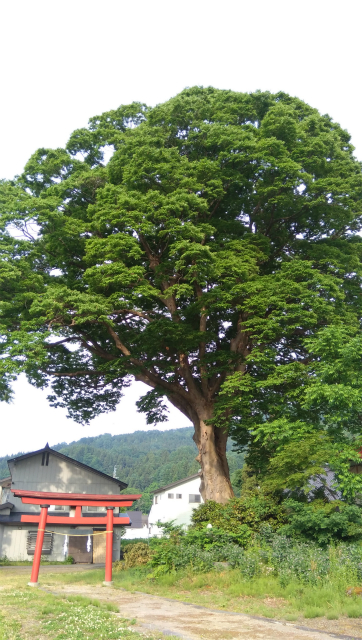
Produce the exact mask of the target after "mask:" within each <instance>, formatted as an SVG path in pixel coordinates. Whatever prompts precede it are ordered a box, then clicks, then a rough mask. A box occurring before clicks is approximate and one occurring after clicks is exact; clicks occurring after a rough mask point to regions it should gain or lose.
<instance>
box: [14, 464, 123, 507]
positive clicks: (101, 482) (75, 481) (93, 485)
mask: <svg viewBox="0 0 362 640" xmlns="http://www.w3.org/2000/svg"><path fill="white" fill-rule="evenodd" d="M42 455H43V454H42V453H39V454H38V455H36V456H32V457H31V458H26V459H25V460H19V462H16V461H10V462H9V467H10V471H11V475H12V489H27V490H28V491H56V492H58V493H98V494H107V495H110V494H116V493H117V494H118V493H119V486H118V485H117V484H116V483H115V482H112V480H111V479H109V480H107V478H102V476H100V475H98V474H97V473H92V471H88V470H87V469H82V468H81V467H78V466H76V465H75V464H74V463H73V462H72V461H71V460H69V462H68V460H62V459H61V458H58V457H57V456H55V455H53V454H52V453H51V452H49V464H48V466H45V465H43V466H42V464H41V462H42ZM11 502H12V503H13V504H14V509H13V513H14V512H15V511H39V507H37V506H36V505H24V504H22V502H21V499H20V498H14V496H11Z"/></svg>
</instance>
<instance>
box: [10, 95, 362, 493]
mask: <svg viewBox="0 0 362 640" xmlns="http://www.w3.org/2000/svg"><path fill="white" fill-rule="evenodd" d="M108 150H111V151H112V152H113V155H112V157H111V159H110V160H109V162H108V163H107V162H105V160H104V158H105V155H104V154H105V152H107V153H108ZM361 196H362V174H361V165H360V163H359V162H357V160H356V159H355V157H354V156H353V147H352V145H351V143H350V137H349V135H348V133H347V132H346V131H344V130H343V129H342V128H341V127H340V126H339V125H338V124H336V123H335V122H333V120H332V119H331V118H330V117H329V116H328V115H320V114H319V113H318V111H317V110H316V109H313V108H312V107H310V106H309V105H307V104H305V103H304V102H302V101H301V100H299V99H297V98H293V97H290V96H288V95H286V94H284V93H278V94H274V95H273V94H270V93H262V92H256V93H254V94H243V93H235V92H232V91H221V90H217V89H213V88H206V89H205V88H199V87H194V88H191V89H186V90H185V91H183V92H182V93H180V94H179V95H178V96H176V97H175V98H172V99H171V100H169V101H168V102H166V103H164V104H161V105H158V106H156V107H154V108H148V107H147V106H146V105H143V104H138V103H134V104H131V105H128V106H122V107H120V108H119V109H116V110H114V111H109V112H107V113H104V114H102V115H101V116H97V117H94V118H91V120H90V121H89V126H88V128H85V129H79V130H77V131H75V132H74V133H73V134H72V135H71V137H70V139H69V142H68V144H67V146H66V148H65V149H56V150H51V149H39V150H38V151H37V152H36V153H35V154H34V155H33V156H32V157H31V158H30V160H29V162H28V163H27V165H26V166H25V169H24V172H23V174H22V175H20V176H18V177H17V178H15V179H14V180H12V181H9V182H4V183H3V184H2V186H1V193H0V204H1V209H0V212H1V239H0V252H1V267H0V269H1V270H0V283H1V285H0V286H1V292H2V294H1V307H0V314H1V315H0V326H1V328H0V333H1V336H2V338H1V343H0V349H1V356H2V357H1V359H0V366H1V370H2V374H3V375H2V382H1V389H0V392H1V397H2V399H3V400H5V401H6V400H9V399H10V397H11V389H10V386H11V381H12V380H13V379H14V377H15V376H16V375H18V374H19V373H20V372H22V371H23V372H25V373H26V375H27V377H28V379H29V381H30V382H31V383H32V384H34V385H36V386H39V387H45V386H47V385H50V386H51V389H52V391H51V393H50V396H49V401H50V402H51V404H52V405H53V406H62V407H64V406H66V407H67V408H68V412H69V415H70V416H71V417H72V418H73V419H75V420H78V421H81V422H87V421H88V420H90V419H91V418H92V417H94V416H95V415H97V414H99V413H101V412H103V411H108V410H113V409H114V408H115V407H116V405H117V404H118V402H119V400H120V398H121V396H122V390H123V389H124V387H125V386H127V385H128V384H129V383H130V382H131V380H132V379H136V380H140V381H142V382H144V383H145V384H146V385H147V386H148V387H149V388H150V390H149V391H148V392H147V393H146V394H145V396H144V397H143V398H142V399H141V401H140V402H139V403H138V408H139V410H140V411H143V412H145V413H146V414H147V420H148V422H149V423H150V424H151V423H157V422H161V421H162V420H164V419H165V405H164V401H163V398H164V397H167V398H168V400H169V401H170V402H171V403H172V404H173V405H174V406H175V407H177V408H178V409H179V410H180V411H181V412H182V413H183V414H184V415H185V416H186V417H187V418H188V419H189V420H190V421H191V422H192V423H193V424H194V427H195V435H194V439H195V442H196V444H197V446H198V449H199V456H198V461H199V462H200V465H201V468H202V475H203V480H202V486H201V490H202V492H203V495H204V497H206V498H208V499H214V500H216V501H218V502H224V501H226V500H227V499H228V498H230V497H231V496H232V489H231V485H230V481H229V472H228V465H227V460H226V441H227V437H228V434H230V433H232V435H233V438H234V439H235V440H236V441H237V442H238V443H239V446H240V447H244V446H247V447H248V452H249V453H248V456H249V464H251V465H254V467H255V469H258V471H259V472H260V473H266V472H268V473H269V474H271V475H270V477H273V478H274V482H275V483H276V485H275V486H277V485H278V482H279V484H280V479H281V478H282V481H283V482H284V483H285V482H288V483H289V484H290V483H291V484H293V483H294V484H299V485H300V484H301V483H302V484H303V483H305V479H306V477H307V476H308V474H309V476H310V475H313V474H315V473H317V472H318V471H320V470H321V469H322V468H323V465H325V464H326V462H330V463H331V464H334V465H335V468H336V469H337V467H338V469H337V471H338V473H339V476H340V478H341V483H342V485H343V483H344V485H343V486H345V490H346V491H347V493H348V492H352V493H353V492H354V491H355V490H356V489H357V485H358V486H359V480H358V477H357V476H355V477H353V478H352V477H351V474H349V473H348V468H349V466H348V464H349V463H348V461H349V460H350V459H351V457H352V459H353V457H354V458H356V457H357V455H358V454H357V449H358V447H359V446H360V440H359V437H360V432H361V415H362V413H361V410H362V406H361V383H360V376H359V371H360V361H361V349H362V341H361V333H360V317H361V250H362V245H361V238H360V236H359V235H358V234H359V231H360V228H361V201H362V199H361ZM293 452H294V453H293ZM303 452H304V453H303ZM296 453H297V455H296ZM303 455H304V457H303ZM306 461H307V464H306ZM338 465H339V466H338ZM273 474H274V475H273Z"/></svg>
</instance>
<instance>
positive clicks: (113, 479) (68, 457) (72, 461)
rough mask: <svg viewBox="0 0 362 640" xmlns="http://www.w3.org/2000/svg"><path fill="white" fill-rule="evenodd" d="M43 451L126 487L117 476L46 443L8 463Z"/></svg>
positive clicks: (120, 486)
mask: <svg viewBox="0 0 362 640" xmlns="http://www.w3.org/2000/svg"><path fill="white" fill-rule="evenodd" d="M44 451H47V452H49V453H51V454H52V456H56V457H57V458H60V459H61V460H65V461H66V462H71V463H72V464H74V465H75V466H76V467H79V468H80V469H86V470H87V471H91V472H92V473H96V474H98V475H99V476H102V478H107V480H112V482H114V483H115V484H118V486H119V488H120V490H122V489H127V487H128V484H126V483H125V482H122V481H121V480H118V478H112V476H109V475H107V474H106V473H103V471H98V469H94V468H93V467H89V466H88V465H87V464H83V462H78V460H74V458H71V457H70V456H65V455H64V454H63V453H59V451H55V449H51V448H50V447H49V445H48V443H47V444H46V445H45V447H44V449H39V450H38V451H31V452H30V453H25V454H24V455H22V456H17V457H16V458H11V459H10V460H8V463H9V462H19V460H26V458H32V457H33V456H37V455H39V453H44Z"/></svg>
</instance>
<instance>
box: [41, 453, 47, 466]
mask: <svg viewBox="0 0 362 640" xmlns="http://www.w3.org/2000/svg"><path fill="white" fill-rule="evenodd" d="M44 464H45V466H46V467H47V466H48V465H49V451H47V452H45V451H44V452H43V455H42V458H41V466H42V467H44Z"/></svg>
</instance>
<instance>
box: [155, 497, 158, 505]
mask: <svg viewBox="0 0 362 640" xmlns="http://www.w3.org/2000/svg"><path fill="white" fill-rule="evenodd" d="M155 504H158V496H155Z"/></svg>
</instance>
